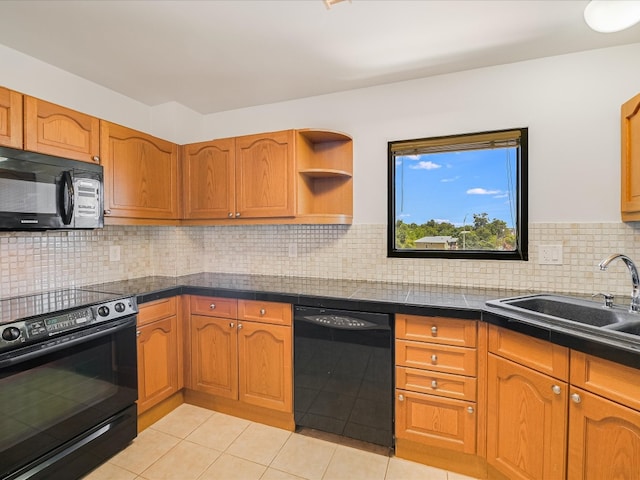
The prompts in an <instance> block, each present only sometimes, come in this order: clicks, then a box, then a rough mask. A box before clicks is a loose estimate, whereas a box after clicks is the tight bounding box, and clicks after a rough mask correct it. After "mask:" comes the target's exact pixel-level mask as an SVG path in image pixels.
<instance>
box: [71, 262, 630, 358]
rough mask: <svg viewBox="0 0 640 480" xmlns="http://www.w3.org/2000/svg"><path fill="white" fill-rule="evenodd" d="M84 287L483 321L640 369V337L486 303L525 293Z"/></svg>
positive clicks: (253, 278) (218, 278) (350, 284)
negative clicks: (576, 325) (559, 322)
mask: <svg viewBox="0 0 640 480" xmlns="http://www.w3.org/2000/svg"><path fill="white" fill-rule="evenodd" d="M82 288H83V289H87V290H94V291H100V292H108V293H116V294H128V295H136V296H137V300H138V303H139V304H143V303H146V302H150V301H153V300H157V299H160V298H166V297H170V296H174V295H181V294H191V295H207V296H216V297H231V298H244V299H254V300H263V301H273V302H286V303H292V304H297V305H305V306H315V307H325V308H343V309H347V310H362V311H371V312H380V313H406V314H415V315H426V316H430V315H444V316H450V317H456V318H463V319H471V320H482V321H485V322H488V323H492V324H495V325H499V326H502V327H505V328H509V329H512V330H516V331H519V332H522V333H525V334H527V335H530V336H533V337H536V338H541V339H544V340H549V341H551V342H553V343H556V344H559V345H563V346H566V347H569V348H574V349H577V350H580V351H583V352H585V353H590V354H593V355H596V356H600V357H602V358H606V359H609V360H613V361H616V362H619V363H623V364H625V365H629V366H632V367H635V368H640V337H636V336H633V335H628V334H619V335H617V334H616V333H613V334H607V335H600V334H597V333H594V332H587V331H579V330H574V329H571V328H569V327H563V326H558V325H550V324H544V323H539V322H538V323H536V322H531V321H530V320H529V319H527V318H518V317H517V316H513V315H510V314H509V315H507V314H505V313H504V312H502V311H499V310H496V309H492V308H490V307H488V306H487V305H485V302H486V301H487V300H495V299H499V298H507V297H514V296H519V295H523V294H526V293H527V292H522V291H515V290H495V289H481V288H462V287H451V286H438V285H415V284H398V283H385V282H366V281H354V280H332V279H321V278H299V277H281V276H265V275H239V274H225V273H198V274H193V275H186V276H181V277H164V276H153V277H143V278H136V279H131V280H122V281H117V282H111V283H102V284H95V285H90V286H84V287H82Z"/></svg>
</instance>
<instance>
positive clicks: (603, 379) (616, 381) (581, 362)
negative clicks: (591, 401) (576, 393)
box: [571, 350, 640, 410]
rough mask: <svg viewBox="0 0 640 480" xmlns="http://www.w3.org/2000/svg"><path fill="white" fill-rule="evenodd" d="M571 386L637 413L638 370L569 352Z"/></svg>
mask: <svg viewBox="0 0 640 480" xmlns="http://www.w3.org/2000/svg"><path fill="white" fill-rule="evenodd" d="M571 384H572V385H575V386H577V387H581V388H584V389H585V390H589V391H591V392H593V393H597V394H599V395H602V396H604V397H606V398H609V399H611V400H613V401H615V402H619V403H622V404H623V405H626V406H628V407H631V408H635V409H636V410H640V395H638V392H640V370H638V369H635V368H631V367H627V366H626V365H620V364H619V363H615V362H611V361H609V360H604V359H602V358H598V357H593V356H591V355H587V354H585V353H582V352H577V351H575V350H572V351H571Z"/></svg>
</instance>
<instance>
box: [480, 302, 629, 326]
mask: <svg viewBox="0 0 640 480" xmlns="http://www.w3.org/2000/svg"><path fill="white" fill-rule="evenodd" d="M487 305H488V306H491V307H496V308H499V309H502V310H505V311H507V312H512V313H515V314H518V315H521V316H522V315H523V316H525V317H527V318H531V319H534V320H539V321H543V322H547V323H554V324H560V325H566V326H569V325H582V326H588V327H604V328H607V329H611V330H616V331H620V332H626V333H635V334H640V314H638V313H631V312H629V310H628V307H622V306H614V307H604V306H603V304H602V303H599V302H594V301H590V300H582V299H580V298H574V297H567V296H562V295H549V294H540V295H527V296H523V297H513V298H504V299H501V300H490V301H488V302H487ZM632 324H633V325H634V326H632ZM626 328H628V329H629V331H627V330H625V329H626Z"/></svg>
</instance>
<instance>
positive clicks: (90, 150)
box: [24, 95, 100, 163]
mask: <svg viewBox="0 0 640 480" xmlns="http://www.w3.org/2000/svg"><path fill="white" fill-rule="evenodd" d="M24 149H25V150H30V151H32V152H39V153H45V154H48V155H55V156H58V157H65V158H72V159H74V160H81V161H83V162H91V163H100V120H99V119H98V118H95V117H92V116H90V115H86V114H84V113H80V112H76V111H75V110H71V109H69V108H65V107H61V106H60V105H56V104H53V103H49V102H45V101H44V100H40V99H38V98H34V97H29V96H26V95H25V97H24Z"/></svg>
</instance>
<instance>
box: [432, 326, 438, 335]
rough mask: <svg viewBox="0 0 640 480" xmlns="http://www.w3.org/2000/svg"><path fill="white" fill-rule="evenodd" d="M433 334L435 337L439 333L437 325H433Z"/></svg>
mask: <svg viewBox="0 0 640 480" xmlns="http://www.w3.org/2000/svg"><path fill="white" fill-rule="evenodd" d="M431 335H433V336H434V337H435V336H436V335H438V327H436V326H435V325H434V326H433V327H431Z"/></svg>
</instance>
